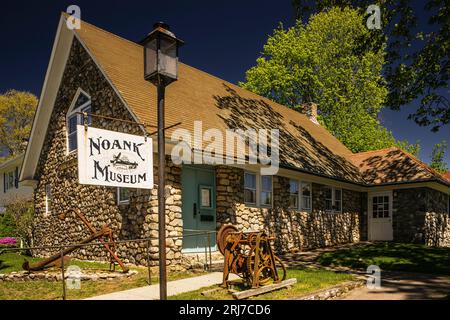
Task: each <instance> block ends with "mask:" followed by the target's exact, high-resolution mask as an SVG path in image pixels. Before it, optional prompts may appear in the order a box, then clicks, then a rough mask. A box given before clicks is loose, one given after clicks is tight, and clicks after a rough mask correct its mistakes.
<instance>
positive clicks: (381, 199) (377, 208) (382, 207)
mask: <svg viewBox="0 0 450 320" xmlns="http://www.w3.org/2000/svg"><path fill="white" fill-rule="evenodd" d="M372 199H373V200H372V217H373V218H389V196H374V197H373V198H372Z"/></svg>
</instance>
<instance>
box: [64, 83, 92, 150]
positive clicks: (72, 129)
mask: <svg viewBox="0 0 450 320" xmlns="http://www.w3.org/2000/svg"><path fill="white" fill-rule="evenodd" d="M91 110H92V109H91V98H90V97H89V95H88V94H87V93H86V92H84V91H83V90H81V89H78V90H77V93H76V94H75V97H74V99H73V100H72V104H71V105H70V108H69V111H68V112H67V124H66V128H67V152H68V153H71V152H73V151H75V150H77V124H84V119H83V115H82V114H80V113H79V112H87V113H91ZM91 123H92V117H91V116H90V115H89V116H88V124H91Z"/></svg>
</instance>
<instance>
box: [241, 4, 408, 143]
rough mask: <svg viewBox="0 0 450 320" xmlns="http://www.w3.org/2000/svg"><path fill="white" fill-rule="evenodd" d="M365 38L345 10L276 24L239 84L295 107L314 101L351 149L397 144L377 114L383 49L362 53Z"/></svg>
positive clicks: (360, 23) (354, 15) (382, 90)
mask: <svg viewBox="0 0 450 320" xmlns="http://www.w3.org/2000/svg"><path fill="white" fill-rule="evenodd" d="M369 37H370V35H369V30H368V29H367V28H366V27H365V24H364V16H363V15H362V14H361V13H359V12H358V11H357V10H353V9H349V8H344V9H340V8H332V9H330V10H329V11H327V12H321V13H318V14H316V15H313V16H311V18H310V20H309V23H308V24H306V25H304V24H302V22H301V21H300V20H298V21H297V23H296V24H295V25H294V26H293V27H292V28H289V29H287V30H285V29H284V28H283V26H282V25H280V27H279V28H278V29H276V30H275V31H274V34H273V35H272V36H270V37H269V38H268V40H267V43H266V44H265V45H264V50H263V53H262V55H261V56H260V57H259V58H258V59H257V60H256V66H255V67H253V68H251V69H249V70H248V71H247V73H246V82H245V83H240V85H241V86H242V87H244V88H246V89H248V90H250V91H253V92H255V93H258V94H260V95H263V96H266V97H268V98H270V99H272V100H275V101H277V102H279V103H281V104H284V105H287V106H289V107H291V108H294V109H298V108H299V106H300V105H301V104H302V103H306V102H315V103H317V104H318V113H319V115H318V120H319V121H320V122H321V124H322V125H324V126H325V127H326V128H327V129H328V130H329V131H330V132H331V133H332V134H333V135H334V136H335V137H337V138H338V139H339V140H340V141H341V142H342V143H344V144H345V145H346V146H347V147H348V148H349V149H350V150H352V151H353V152H362V151H368V150H374V149H382V148H387V147H391V146H393V145H396V144H397V142H396V140H395V139H394V137H393V135H392V133H391V132H390V131H388V130H387V129H386V128H384V127H383V126H382V125H381V124H380V122H379V121H378V118H377V116H378V113H379V112H380V110H381V109H382V107H383V102H384V101H385V99H386V96H387V94H388V90H387V88H386V85H385V81H384V79H383V77H382V75H381V70H382V67H383V63H384V56H385V53H384V47H380V48H379V49H378V50H376V51H375V50H372V49H370V50H369V49H367V50H364V51H361V42H364V41H365V40H367V39H369ZM400 145H402V146H403V147H405V148H409V146H407V145H406V144H404V143H401V144H400Z"/></svg>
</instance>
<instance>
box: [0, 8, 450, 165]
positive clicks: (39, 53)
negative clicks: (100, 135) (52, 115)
mask: <svg viewBox="0 0 450 320" xmlns="http://www.w3.org/2000/svg"><path fill="white" fill-rule="evenodd" d="M70 4H77V5H78V6H80V8H81V14H82V19H84V20H86V21H88V22H91V23H93V24H95V25H97V26H99V27H101V28H104V29H106V30H108V31H111V32H113V33H116V34H118V35H120V36H123V37H125V38H127V39H130V40H134V41H138V40H140V39H141V38H143V37H144V35H145V34H146V33H148V32H149V31H151V30H152V26H153V23H154V22H156V21H164V22H166V23H168V24H169V25H170V26H171V29H172V31H174V32H175V33H176V35H177V36H178V37H180V38H181V39H183V40H185V41H186V45H185V46H184V47H183V48H182V50H181V53H180V55H181V60H182V61H183V62H185V63H187V64H190V65H192V66H194V67H196V68H199V69H202V70H204V71H206V72H208V73H211V74H213V75H215V76H218V77H220V78H222V79H225V80H228V81H230V82H233V83H237V82H238V81H241V80H244V74H245V71H246V70H247V69H249V68H250V67H252V66H253V65H254V64H255V60H256V58H257V57H258V56H259V53H260V52H261V51H262V47H263V45H264V43H265V41H266V39H267V36H268V35H269V34H271V33H272V31H273V29H274V28H276V27H277V26H278V24H279V22H282V23H283V24H284V25H285V26H286V27H288V26H291V25H292V24H293V23H294V11H293V9H292V6H291V1H290V0H285V1H261V0H259V1H257V0H245V1H242V0H240V1H235V0H230V1H226V2H225V1H211V0H203V1H165V2H162V1H158V2H156V1H136V0H128V1H116V0H112V1H111V0H110V1H75V0H72V1H64V0H62V1H61V0H59V1H56V0H53V1H50V0H46V1H39V3H38V2H37V1H14V2H12V1H8V2H5V3H2V18H1V19H0V39H2V50H0V92H4V91H6V90H8V89H17V90H27V91H31V92H33V93H34V94H36V95H37V96H39V94H40V91H41V88H42V84H43V80H44V76H45V71H46V68H47V64H48V60H49V57H50V52H51V48H52V44H53V39H54V36H55V32H56V27H57V23H58V19H59V15H60V12H61V11H65V10H66V8H67V6H69V5H70ZM447 94H448V90H447ZM415 109H416V106H415V105H408V106H405V107H404V108H403V109H402V110H401V111H391V110H383V111H382V112H381V114H380V119H381V121H382V123H383V124H384V125H385V126H386V127H387V128H388V129H389V130H391V131H392V132H393V133H394V136H395V137H396V138H397V139H402V140H403V139H407V140H409V141H410V142H415V141H418V140H420V142H421V145H422V151H421V154H420V158H421V159H422V160H423V161H425V162H428V161H429V160H430V155H431V150H432V147H433V145H434V144H435V143H437V142H440V141H441V140H443V139H446V140H447V141H448V142H450V125H448V126H446V127H444V128H443V129H441V130H440V131H439V132H438V133H433V132H431V131H430V130H429V128H426V127H419V126H418V125H416V124H415V123H414V122H413V121H411V120H408V119H407V116H408V114H409V113H411V112H412V111H414V110H415ZM446 161H447V163H449V164H450V152H448V153H447V155H446Z"/></svg>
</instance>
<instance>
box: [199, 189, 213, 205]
mask: <svg viewBox="0 0 450 320" xmlns="http://www.w3.org/2000/svg"><path fill="white" fill-rule="evenodd" d="M200 206H201V207H202V208H212V206H213V203H212V189H211V187H203V186H202V187H200Z"/></svg>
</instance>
